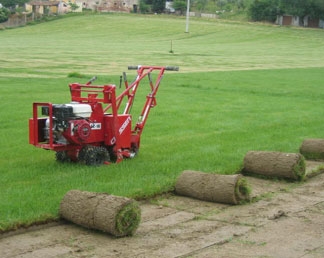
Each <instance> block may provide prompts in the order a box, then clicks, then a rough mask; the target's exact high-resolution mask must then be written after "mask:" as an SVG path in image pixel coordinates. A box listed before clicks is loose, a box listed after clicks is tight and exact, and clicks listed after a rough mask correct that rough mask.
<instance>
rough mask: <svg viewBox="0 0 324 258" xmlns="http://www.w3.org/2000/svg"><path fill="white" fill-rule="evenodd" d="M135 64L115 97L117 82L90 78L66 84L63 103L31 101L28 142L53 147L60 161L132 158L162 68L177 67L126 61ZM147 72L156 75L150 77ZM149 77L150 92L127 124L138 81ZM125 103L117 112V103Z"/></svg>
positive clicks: (90, 162) (93, 162)
mask: <svg viewBox="0 0 324 258" xmlns="http://www.w3.org/2000/svg"><path fill="white" fill-rule="evenodd" d="M128 69H129V70H137V76H136V79H135V80H134V82H132V83H131V84H128V82H127V79H126V73H123V75H124V84H125V88H126V89H125V90H124V91H123V92H122V93H121V94H120V95H119V96H118V97H116V86H115V85H112V84H108V85H101V86H95V85H91V83H92V82H93V81H94V80H95V79H96V78H95V77H94V78H92V79H91V80H90V81H89V82H88V83H86V84H80V83H72V84H69V87H70V93H71V102H70V103H68V104H52V103H40V102H37V103H33V117H32V118H30V119H29V143H30V144H32V145H34V146H36V147H38V148H43V149H46V150H53V151H55V152H56V159H57V160H58V161H60V162H66V161H75V162H77V161H79V162H81V163H84V164H86V165H101V164H109V163H111V162H116V163H118V162H120V161H122V160H123V159H124V158H133V157H134V156H135V155H136V154H137V152H138V150H139V147H140V138H141V134H142V132H143V129H144V126H145V123H146V121H147V118H148V115H149V112H150V110H151V108H153V107H155V106H156V104H157V103H156V98H155V96H156V93H157V91H158V89H159V85H160V82H161V80H162V78H163V74H164V72H165V71H178V70H179V68H178V67H173V66H172V67H171V66H166V67H163V66H129V67H128ZM152 75H154V76H155V77H156V79H154V80H152ZM145 77H148V79H149V85H150V92H149V94H148V95H147V96H146V102H145V104H144V107H143V109H142V112H141V114H140V116H139V118H138V121H137V122H136V123H135V125H134V127H133V128H132V116H131V114H130V110H131V108H132V105H133V102H134V98H135V94H136V92H137V89H138V87H139V85H140V83H141V81H142V80H143V79H144V78H145ZM122 104H123V105H124V104H125V106H124V109H123V111H122V112H121V111H120V110H121V109H122V108H121V105H122Z"/></svg>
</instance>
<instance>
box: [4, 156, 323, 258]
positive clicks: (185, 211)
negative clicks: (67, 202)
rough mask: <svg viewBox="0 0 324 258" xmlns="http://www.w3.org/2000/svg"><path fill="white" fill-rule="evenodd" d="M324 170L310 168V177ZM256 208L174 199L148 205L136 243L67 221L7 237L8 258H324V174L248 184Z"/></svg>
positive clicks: (144, 207) (164, 198)
mask: <svg viewBox="0 0 324 258" xmlns="http://www.w3.org/2000/svg"><path fill="white" fill-rule="evenodd" d="M318 165H320V163H315V162H307V168H308V171H310V170H311V169H313V168H316V167H318ZM248 181H249V182H250V184H251V186H252V189H253V193H252V195H253V199H254V201H253V202H252V203H249V204H245V205H236V206H232V205H226V204H218V203H211V202H204V201H198V200H194V199H191V198H187V197H181V196H175V195H171V194H170V195H167V196H161V197H159V198H156V199H154V200H150V201H144V202H141V209H142V222H141V224H140V226H139V228H138V230H137V232H136V234H135V235H134V236H132V237H125V238H115V237H112V236H110V235H107V234H104V233H100V232H97V231H93V230H88V229H85V228H82V227H79V226H76V225H74V224H70V223H67V222H60V223H52V224H49V225H46V226H38V227H34V228H30V229H28V230H21V231H17V232H12V233H5V234H2V235H0V250H1V252H0V253H1V255H0V256H1V257H3V258H9V257H21V258H27V257H33V258H35V257H62V258H63V257H127V258H129V257H153V258H155V257H226V258H231V257H233V258H234V257H235V258H236V257H249V258H250V257H285V258H287V257H293V258H298V257H303V258H310V257H313V258H315V257H324V174H319V175H317V176H315V177H312V178H309V179H307V180H306V182H303V183H292V182H287V181H280V180H265V179H258V178H252V177H248Z"/></svg>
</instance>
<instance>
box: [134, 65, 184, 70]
mask: <svg viewBox="0 0 324 258" xmlns="http://www.w3.org/2000/svg"><path fill="white" fill-rule="evenodd" d="M140 67H141V66H140V65H130V66H128V70H138V69H139V68H140ZM165 70H166V71H179V66H166V67H165Z"/></svg>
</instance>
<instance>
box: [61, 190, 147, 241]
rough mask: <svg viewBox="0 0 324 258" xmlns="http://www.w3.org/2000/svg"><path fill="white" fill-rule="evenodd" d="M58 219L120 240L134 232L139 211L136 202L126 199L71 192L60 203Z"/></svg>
mask: <svg viewBox="0 0 324 258" xmlns="http://www.w3.org/2000/svg"><path fill="white" fill-rule="evenodd" d="M60 216H61V217H62V218H64V219H66V220H69V221H71V222H73V223H75V224H78V225H80V226H83V227H86V228H90V229H97V230H100V231H103V232H108V233H110V234H111V235H113V236H117V237H122V236H131V235H133V234H134V233H135V231H136V229H137V228H138V225H139V223H140V220H141V209H140V207H139V205H138V203H137V202H136V201H135V200H132V199H129V198H126V197H120V196H114V195H109V194H106V193H93V192H86V191H79V190H71V191H69V192H67V193H66V194H65V196H64V197H63V199H62V201H61V204H60Z"/></svg>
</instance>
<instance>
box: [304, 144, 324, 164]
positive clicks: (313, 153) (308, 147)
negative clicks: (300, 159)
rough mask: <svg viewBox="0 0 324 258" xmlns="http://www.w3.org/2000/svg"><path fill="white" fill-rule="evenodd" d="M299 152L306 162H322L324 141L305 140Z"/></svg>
mask: <svg viewBox="0 0 324 258" xmlns="http://www.w3.org/2000/svg"><path fill="white" fill-rule="evenodd" d="M299 152H300V153H301V154H302V155H303V156H304V157H305V158H306V159H308V160H324V139H305V140H304V141H303V142H302V145H301V146H300V148H299Z"/></svg>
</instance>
